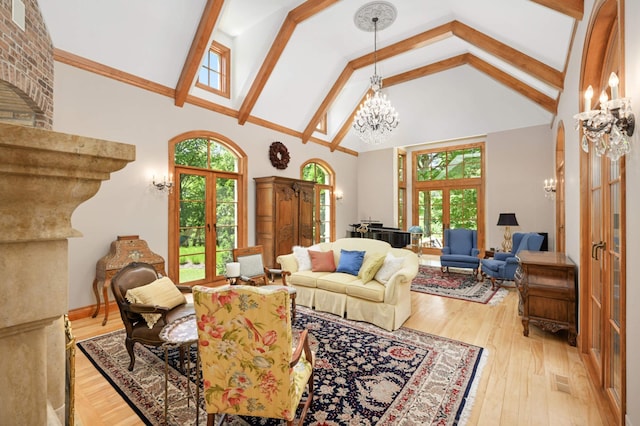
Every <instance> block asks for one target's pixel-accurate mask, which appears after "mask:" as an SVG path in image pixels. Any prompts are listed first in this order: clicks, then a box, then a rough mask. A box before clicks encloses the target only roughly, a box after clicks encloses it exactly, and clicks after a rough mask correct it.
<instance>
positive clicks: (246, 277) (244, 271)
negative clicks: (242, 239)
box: [233, 246, 297, 320]
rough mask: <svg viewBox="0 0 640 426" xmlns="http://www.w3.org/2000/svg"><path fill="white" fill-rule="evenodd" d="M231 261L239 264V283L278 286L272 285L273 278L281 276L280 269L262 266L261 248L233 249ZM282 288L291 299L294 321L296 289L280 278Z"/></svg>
mask: <svg viewBox="0 0 640 426" xmlns="http://www.w3.org/2000/svg"><path fill="white" fill-rule="evenodd" d="M233 261H234V262H238V263H240V277H238V282H239V283H245V284H248V285H262V286H278V285H277V284H273V283H274V280H275V278H274V276H275V275H280V274H282V271H281V270H280V269H270V268H267V267H265V266H264V251H263V249H262V246H252V247H242V248H236V249H233ZM282 278H283V279H282V286H283V287H285V288H286V289H287V291H288V292H289V296H290V297H291V317H292V319H293V320H295V319H296V294H297V291H296V288H295V287H292V286H289V285H287V282H286V279H285V277H284V276H283V277H282Z"/></svg>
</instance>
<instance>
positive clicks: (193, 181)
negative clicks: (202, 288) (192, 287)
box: [178, 173, 207, 284]
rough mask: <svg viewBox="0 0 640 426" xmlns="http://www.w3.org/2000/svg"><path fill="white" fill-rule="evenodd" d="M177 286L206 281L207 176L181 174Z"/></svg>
mask: <svg viewBox="0 0 640 426" xmlns="http://www.w3.org/2000/svg"><path fill="white" fill-rule="evenodd" d="M179 182H180V187H179V190H180V193H179V195H178V196H179V202H180V218H179V221H180V228H179V231H180V249H179V255H178V263H179V265H180V284H183V283H187V282H193V281H200V280H204V279H205V278H206V270H205V258H206V250H205V247H206V238H207V233H206V232H205V226H206V177H205V176H202V175H195V174H185V173H180V175H179Z"/></svg>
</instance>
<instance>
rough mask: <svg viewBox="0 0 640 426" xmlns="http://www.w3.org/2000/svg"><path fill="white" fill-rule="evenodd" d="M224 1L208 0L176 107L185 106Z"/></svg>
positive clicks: (180, 83) (191, 50) (180, 85)
mask: <svg viewBox="0 0 640 426" xmlns="http://www.w3.org/2000/svg"><path fill="white" fill-rule="evenodd" d="M223 4H224V0H207V4H206V5H205V6H204V11H203V12H202V17H201V18H200V24H199V25H198V29H197V30H196V35H195V36H194V37H193V42H192V43H191V49H189V53H188V54H187V59H186V60H185V61H184V66H183V67H182V72H181V73H180V78H179V79H178V84H177V85H176V95H175V104H176V106H179V107H181V106H183V105H184V102H185V100H186V99H187V95H188V94H189V90H190V89H191V84H192V83H193V79H194V78H195V77H196V74H197V73H198V69H199V68H200V64H201V63H202V58H203V57H204V52H206V51H207V49H208V48H209V39H210V38H211V33H213V29H214V27H215V25H216V21H217V20H218V17H219V16H220V11H221V10H222V5H223Z"/></svg>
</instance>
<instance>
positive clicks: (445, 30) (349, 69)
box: [302, 22, 452, 143]
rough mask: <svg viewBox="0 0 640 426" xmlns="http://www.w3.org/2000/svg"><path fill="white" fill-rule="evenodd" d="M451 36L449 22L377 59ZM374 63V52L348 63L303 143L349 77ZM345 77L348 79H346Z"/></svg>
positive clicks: (387, 49)
mask: <svg viewBox="0 0 640 426" xmlns="http://www.w3.org/2000/svg"><path fill="white" fill-rule="evenodd" d="M451 35H452V33H451V23H450V22H449V23H446V24H444V25H441V26H439V27H436V28H433V29H430V30H427V31H425V32H423V33H420V34H417V35H415V36H413V37H409V38H407V39H404V40H402V41H399V42H397V43H394V44H392V45H389V46H387V47H385V48H382V49H380V50H378V52H377V59H378V60H379V61H381V60H384V59H388V58H391V57H393V56H396V55H399V54H401V53H404V52H407V51H409V50H412V49H418V48H421V47H424V46H427V45H429V44H431V43H435V42H437V41H440V40H443V39H445V38H447V37H451ZM373 61H374V54H373V52H371V53H368V54H366V55H363V56H361V57H359V58H356V59H353V60H351V61H349V63H347V65H346V66H345V68H344V70H343V71H342V73H341V74H340V76H339V77H338V79H337V80H336V82H335V83H334V84H333V87H332V88H331V90H329V93H327V96H326V97H325V98H324V100H323V101H322V103H321V104H320V106H319V107H318V109H317V111H316V113H315V114H314V115H313V117H312V118H311V120H310V121H309V123H308V124H307V127H306V128H305V130H304V131H303V132H302V142H303V143H307V141H308V140H309V138H310V137H311V135H312V134H313V132H314V131H315V128H316V127H317V126H318V123H319V122H320V119H321V118H322V116H323V115H324V114H325V113H326V112H327V111H328V110H329V107H330V106H331V104H332V103H333V101H334V100H335V98H336V97H337V96H338V94H339V93H340V91H341V90H342V88H343V87H344V85H345V84H346V83H347V81H348V79H349V77H351V74H352V73H353V72H354V71H355V70H357V69H360V68H363V67H366V66H368V65H371V64H373ZM345 76H346V77H347V78H345Z"/></svg>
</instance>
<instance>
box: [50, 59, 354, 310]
mask: <svg viewBox="0 0 640 426" xmlns="http://www.w3.org/2000/svg"><path fill="white" fill-rule="evenodd" d="M54 94H55V95H54V96H55V98H54V102H55V108H54V129H53V130H55V131H59V132H65V133H72V134H79V135H83V136H89V137H95V138H100V139H107V140H112V141H116V142H123V143H128V144H133V145H135V146H136V161H135V162H133V163H131V164H129V165H128V166H127V167H125V168H124V169H123V170H121V171H119V172H116V173H115V174H113V175H112V178H111V180H110V181H107V182H105V183H103V184H102V187H101V188H100V190H99V191H98V194H97V195H96V196H95V197H94V198H92V199H91V200H89V201H87V202H86V203H84V204H82V205H81V206H80V207H79V208H78V209H77V210H76V211H75V212H74V214H73V217H72V224H73V226H74V228H75V229H77V230H79V231H80V232H82V233H83V235H84V236H83V237H82V238H77V239H71V240H70V241H69V275H70V277H69V281H70V282H69V287H70V291H69V308H70V309H76V308H80V307H84V306H89V305H92V304H94V303H95V299H94V296H93V292H92V286H91V284H92V282H93V279H94V277H95V267H96V266H95V265H96V261H97V260H98V259H100V258H101V257H102V256H104V255H105V254H107V253H108V251H109V245H110V243H111V241H113V240H115V239H116V237H117V236H118V235H139V236H140V238H142V239H144V240H146V241H147V243H148V244H149V247H150V248H151V250H152V251H154V252H155V253H157V254H159V255H161V256H162V257H163V258H165V259H167V250H168V248H167V245H168V241H167V215H168V204H167V197H166V195H163V194H160V193H158V192H157V191H156V190H154V189H152V188H151V187H150V182H151V174H152V171H153V170H155V174H156V176H162V175H164V174H166V172H167V167H168V166H167V154H168V144H167V142H168V140H169V139H171V138H173V137H174V136H176V135H178V134H181V133H183V132H186V131H191V130H209V131H214V132H217V133H220V134H222V135H224V136H225V137H227V138H229V139H231V140H232V141H234V142H235V143H236V144H238V145H239V146H240V147H241V148H242V149H243V150H244V151H245V152H246V153H247V155H248V157H249V167H248V169H249V195H248V211H249V218H248V219H249V241H248V243H249V244H253V243H254V242H255V226H254V225H255V214H254V212H255V185H254V182H253V178H254V177H260V176H271V175H281V176H288V177H295V178H299V177H300V166H301V164H302V163H304V162H305V161H307V160H308V159H310V158H320V159H323V160H325V161H327V162H328V163H329V164H331V166H332V167H333V168H334V170H335V172H336V186H337V187H338V188H339V189H342V190H343V191H344V194H345V197H344V199H343V200H341V201H339V202H338V203H337V206H336V216H337V220H336V230H337V232H338V234H339V236H343V234H340V233H341V232H344V230H346V229H347V228H348V224H349V223H352V222H353V221H355V220H356V214H355V212H356V206H357V199H356V196H354V195H351V194H357V191H356V183H355V182H356V179H357V178H356V176H357V170H358V158H357V157H356V156H353V155H347V154H344V153H340V152H338V151H335V152H334V153H331V152H330V151H329V150H328V149H327V148H326V147H322V146H320V145H317V144H314V143H308V144H306V145H303V144H302V143H300V140H299V139H297V138H293V137H291V136H287V135H283V134H281V133H278V132H275V131H272V130H268V129H264V128H262V127H258V126H255V125H252V124H246V125H244V126H239V125H238V124H237V122H236V120H234V119H233V118H231V117H227V116H223V115H220V114H216V113H213V112H211V111H207V110H204V109H201V108H197V107H193V106H190V105H187V106H185V107H184V108H177V107H175V106H174V105H173V102H172V100H171V99H169V98H167V97H164V96H161V95H157V94H154V93H151V92H148V91H145V90H141V89H138V88H135V87H133V86H130V85H126V84H122V83H119V82H116V81H114V80H111V79H107V78H103V77H100V76H98V75H96V74H91V73H88V72H85V71H82V70H79V69H76V68H73V67H70V66H67V65H64V64H61V63H56V64H55V84H54ZM276 140H278V141H281V142H283V143H284V144H285V145H286V146H287V147H288V149H289V152H290V154H291V162H290V163H289V167H288V168H287V169H286V170H284V171H279V170H277V169H275V168H273V167H272V166H271V164H270V162H269V160H268V151H269V145H270V144H271V142H273V141H276Z"/></svg>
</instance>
